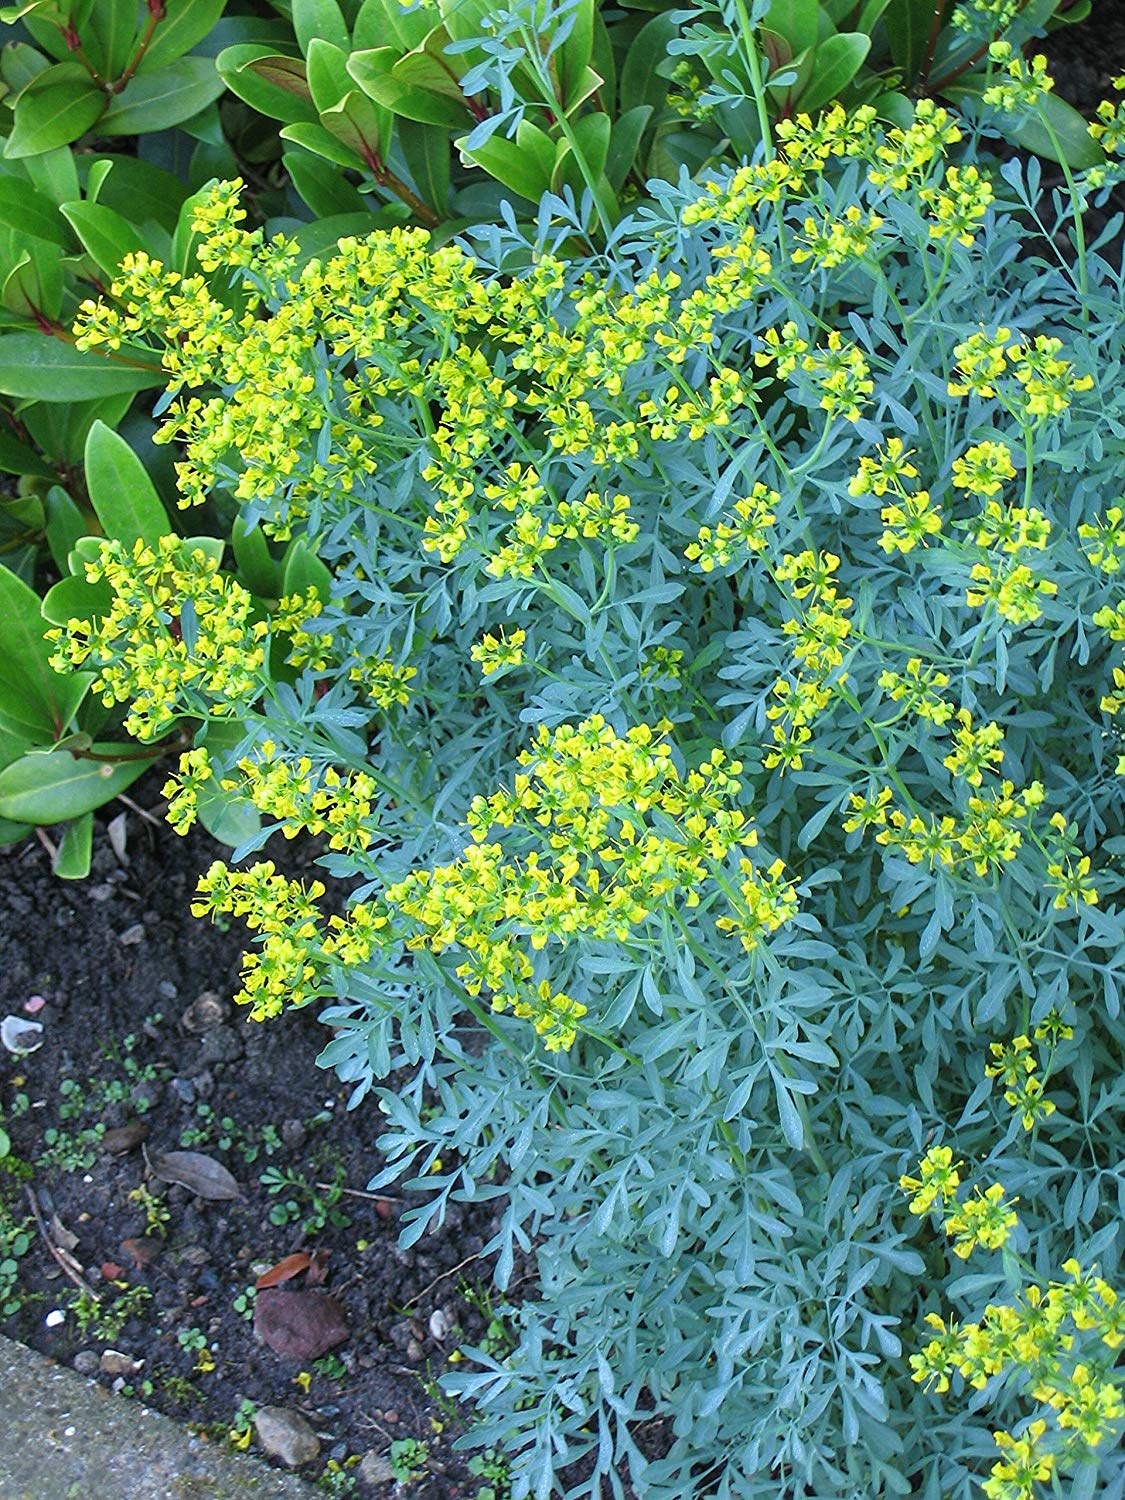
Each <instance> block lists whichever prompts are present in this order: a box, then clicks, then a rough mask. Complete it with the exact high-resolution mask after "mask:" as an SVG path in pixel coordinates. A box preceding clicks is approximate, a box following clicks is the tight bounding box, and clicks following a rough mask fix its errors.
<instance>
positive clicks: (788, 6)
mask: <svg viewBox="0 0 1125 1500" xmlns="http://www.w3.org/2000/svg"><path fill="white" fill-rule="evenodd" d="M819 11H820V7H819V5H818V4H817V0H772V4H771V5H770V8H769V10H768V11H766V14H765V18H764V19H763V21H762V25H763V27H764V28H765V29H766V30H767V31H772V32H773V33H774V34H775V36H780V37H783V38H784V40H785V41H786V42H787V43H788V44H789V52H790V55H791V56H796V54H797V53H798V52H804V50H805V49H806V47H812V46H814V45H815V43H816V39H817V36H818V34H819V28H820V15H819Z"/></svg>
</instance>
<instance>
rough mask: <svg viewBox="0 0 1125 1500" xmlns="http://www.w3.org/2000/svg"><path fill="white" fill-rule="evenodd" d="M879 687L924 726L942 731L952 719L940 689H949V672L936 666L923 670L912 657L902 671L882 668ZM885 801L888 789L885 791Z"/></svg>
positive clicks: (949, 706) (947, 703) (950, 711)
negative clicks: (923, 722) (928, 725)
mask: <svg viewBox="0 0 1125 1500" xmlns="http://www.w3.org/2000/svg"><path fill="white" fill-rule="evenodd" d="M879 686H880V687H881V688H882V689H883V691H884V692H885V693H886V694H887V696H888V697H889V698H890V699H891V701H892V702H893V703H901V704H902V711H903V712H904V713H909V714H916V715H917V717H918V718H920V719H925V720H926V722H927V723H928V724H933V725H935V726H936V727H937V728H939V729H940V728H942V727H943V726H944V725H946V724H948V723H949V721H950V719H952V717H953V704H952V703H950V702H949V700H948V699H947V698H943V697H942V689H943V688H947V687H948V686H949V673H948V672H942V671H939V670H938V668H937V667H923V665H922V658H921V657H920V656H912V657H911V658H910V659H909V660H908V661H907V663H906V671H905V672H896V671H894V670H893V669H892V668H890V667H886V668H884V670H883V671H882V672H881V673H880V676H879ZM886 795H887V798H888V800H889V798H890V796H891V792H890V789H889V788H887V789H886Z"/></svg>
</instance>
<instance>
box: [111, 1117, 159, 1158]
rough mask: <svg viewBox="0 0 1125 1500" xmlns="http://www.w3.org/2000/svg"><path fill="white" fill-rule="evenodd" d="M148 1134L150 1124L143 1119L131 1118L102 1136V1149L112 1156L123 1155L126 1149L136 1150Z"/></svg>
mask: <svg viewBox="0 0 1125 1500" xmlns="http://www.w3.org/2000/svg"><path fill="white" fill-rule="evenodd" d="M147 1135H148V1126H147V1125H146V1124H145V1123H144V1121H143V1120H130V1121H129V1123H128V1124H127V1125H115V1126H114V1128H113V1129H112V1130H107V1131H106V1133H105V1135H103V1136H102V1141H101V1146H102V1150H103V1151H105V1152H108V1154H109V1155H110V1156H123V1155H124V1154H125V1152H126V1151H135V1150H136V1148H137V1147H138V1146H139V1145H140V1144H141V1142H142V1141H143V1140H144V1139H145V1137H146V1136H147Z"/></svg>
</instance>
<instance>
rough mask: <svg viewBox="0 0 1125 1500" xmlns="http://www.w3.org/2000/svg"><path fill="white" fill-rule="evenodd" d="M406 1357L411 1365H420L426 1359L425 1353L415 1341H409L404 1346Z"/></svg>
mask: <svg viewBox="0 0 1125 1500" xmlns="http://www.w3.org/2000/svg"><path fill="white" fill-rule="evenodd" d="M406 1357H407V1359H408V1360H409V1361H410V1363H411V1364H412V1365H420V1364H421V1363H422V1361H423V1360H424V1359H425V1357H426V1351H425V1350H424V1349H423V1348H422V1346H421V1344H420V1343H419V1342H418V1340H417V1339H411V1340H410V1342H409V1344H407V1346H406Z"/></svg>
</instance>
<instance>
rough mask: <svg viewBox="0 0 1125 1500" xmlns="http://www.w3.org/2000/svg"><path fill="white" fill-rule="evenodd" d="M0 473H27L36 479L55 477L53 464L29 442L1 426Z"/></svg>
mask: <svg viewBox="0 0 1125 1500" xmlns="http://www.w3.org/2000/svg"><path fill="white" fill-rule="evenodd" d="M0 473H3V474H27V475H29V476H30V477H32V478H35V479H55V478H56V477H57V476H56V473H55V471H54V469H53V468H52V467H51V465H50V464H49V463H48V462H47V460H46V459H45V458H43V457H42V456H41V455H40V454H38V453H36V451H35V449H34V448H32V447H31V446H30V444H28V443H23V442H21V441H20V440H19V438H17V437H14V436H13V435H12V433H10V432H8V431H7V430H6V429H5V428H2V427H0Z"/></svg>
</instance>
